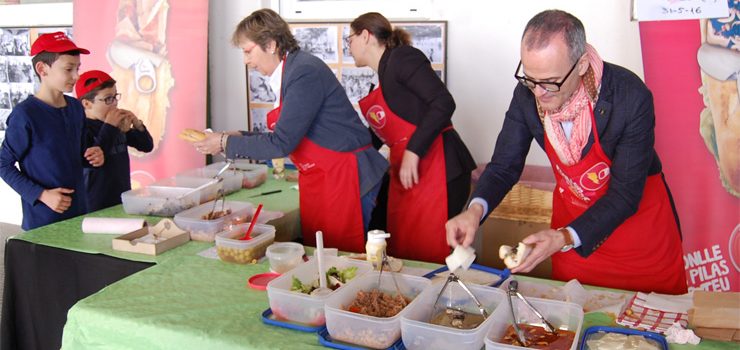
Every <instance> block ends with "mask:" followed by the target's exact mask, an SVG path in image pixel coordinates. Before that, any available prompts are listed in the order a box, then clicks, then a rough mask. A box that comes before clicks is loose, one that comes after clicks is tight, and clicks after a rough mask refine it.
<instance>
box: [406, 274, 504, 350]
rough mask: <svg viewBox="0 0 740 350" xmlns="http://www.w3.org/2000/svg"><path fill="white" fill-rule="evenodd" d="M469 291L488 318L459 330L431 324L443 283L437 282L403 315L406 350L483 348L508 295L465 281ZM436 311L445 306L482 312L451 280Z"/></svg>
mask: <svg viewBox="0 0 740 350" xmlns="http://www.w3.org/2000/svg"><path fill="white" fill-rule="evenodd" d="M466 285H467V286H468V288H470V291H471V292H472V293H473V294H474V295H475V296H476V297H477V298H478V300H479V301H480V302H481V304H483V307H484V308H485V309H486V311H487V312H488V315H489V316H488V318H486V320H485V321H483V323H481V324H480V325H478V327H475V328H473V329H457V328H452V327H446V326H441V325H436V324H432V323H429V320H430V319H431V318H432V317H433V316H434V314H435V309H434V303H435V301H436V299H437V295H439V292H440V290H441V289H442V287H443V286H444V283H435V284H434V285H432V286H431V287H429V288H427V289H426V290H425V291H424V293H422V294H421V295H420V296H419V297H418V298H417V299H418V301H417V302H416V304H414V305H412V306H411V308H409V310H408V311H407V312H406V313H405V314H404V315H403V317H402V318H401V334H402V337H403V344H404V346H406V348H407V349H480V348H481V347H482V346H483V342H484V339H485V337H486V333H488V330H489V329H490V327H491V325H492V324H493V321H494V319H493V315H494V314H495V311H496V310H498V309H500V307H499V306H501V305H502V304H505V303H506V300H505V299H504V298H505V297H506V295H505V294H504V293H503V292H502V291H501V290H499V289H496V288H493V287H488V286H480V285H475V284H472V283H466ZM437 305H438V308H437V310H436V312H441V311H443V310H444V309H445V308H446V306H451V307H455V308H460V309H462V310H463V311H465V312H467V313H471V314H476V315H479V314H480V310H479V309H478V306H477V305H476V304H475V301H473V299H472V298H471V297H470V295H468V294H467V293H466V292H465V291H464V290H463V289H462V287H460V285H459V284H457V283H450V284H449V285H448V287H447V289H446V290H445V292H444V294H443V295H442V296H440V298H439V302H438V304H437Z"/></svg>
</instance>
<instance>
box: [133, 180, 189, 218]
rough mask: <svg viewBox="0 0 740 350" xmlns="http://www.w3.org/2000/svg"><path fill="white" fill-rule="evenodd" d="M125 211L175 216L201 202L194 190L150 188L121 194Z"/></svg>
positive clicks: (134, 213) (136, 213)
mask: <svg viewBox="0 0 740 350" xmlns="http://www.w3.org/2000/svg"><path fill="white" fill-rule="evenodd" d="M121 202H122V203H123V211H125V212H126V214H131V215H154V216H170V217H171V216H174V215H175V214H177V213H179V212H181V211H183V210H186V209H189V208H192V207H194V206H196V205H198V203H199V202H200V192H198V191H193V189H192V188H180V187H158V186H149V187H144V188H138V189H135V190H128V191H126V192H123V193H121Z"/></svg>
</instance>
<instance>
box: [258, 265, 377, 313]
mask: <svg viewBox="0 0 740 350" xmlns="http://www.w3.org/2000/svg"><path fill="white" fill-rule="evenodd" d="M317 265H318V264H317V261H316V259H311V260H309V261H307V262H304V263H302V264H300V265H298V266H297V267H296V268H294V269H292V270H290V271H288V272H286V273H284V274H283V275H282V276H280V277H278V278H276V279H274V280H272V281H270V283H268V284H267V298H268V299H269V302H270V309H272V312H273V314H274V315H275V317H276V318H277V319H279V320H287V321H291V322H298V323H302V324H306V325H309V326H318V325H323V324H324V323H325V318H324V302H325V301H326V299H327V298H328V297H330V296H331V295H332V294H334V293H335V292H336V290H335V291H334V292H332V293H331V294H328V295H323V296H317V295H311V294H310V292H311V289H312V288H313V287H315V286H318V280H319V272H318V266H317ZM324 266H327V272H328V271H329V270H332V268H334V270H336V271H337V275H339V277H340V279H344V282H345V283H352V282H353V281H354V279H355V278H357V277H360V276H362V275H364V274H365V273H367V272H368V271H370V270H372V265H370V264H369V263H368V262H366V261H359V260H352V259H342V258H339V257H335V256H326V257H325V261H324ZM351 275H353V276H351ZM350 277H351V278H350ZM334 278H335V279H336V277H334ZM329 285H334V286H336V284H335V283H332V282H331V281H329ZM337 290H341V288H337ZM306 292H308V293H306Z"/></svg>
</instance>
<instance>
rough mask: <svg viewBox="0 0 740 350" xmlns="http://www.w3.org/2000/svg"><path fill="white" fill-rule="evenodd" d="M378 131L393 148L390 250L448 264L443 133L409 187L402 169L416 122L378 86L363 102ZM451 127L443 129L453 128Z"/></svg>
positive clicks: (389, 230) (409, 257)
mask: <svg viewBox="0 0 740 350" xmlns="http://www.w3.org/2000/svg"><path fill="white" fill-rule="evenodd" d="M359 104H360V110H361V111H362V114H363V115H364V116H365V119H367V121H368V123H369V124H370V126H371V127H372V128H373V131H375V134H376V135H378V137H379V138H380V139H381V140H383V142H384V143H385V144H386V145H388V147H390V149H391V154H390V163H391V166H390V169H391V172H390V186H389V189H388V227H387V230H388V232H389V233H390V234H391V238H390V242H389V243H388V252H389V254H390V255H393V256H395V257H398V258H404V259H415V260H423V261H431V262H437V263H443V261H444V258H445V257H446V256H447V255H449V254H450V247H449V246H448V245H447V240H446V238H445V223H446V222H447V176H446V171H445V157H444V148H443V146H442V134H441V133H440V135H439V136H437V138H436V139H435V140H434V142H433V143H432V145H431V146H430V147H429V150H428V151H427V153H426V155H425V156H424V157H423V158H421V160H420V161H419V183H418V184H417V185H414V186H413V187H412V188H411V189H409V190H405V189H404V188H403V186H402V185H401V181H400V180H399V176H398V173H399V170H400V168H401V161H402V160H403V154H404V152H405V151H406V144H408V141H409V138H411V135H412V134H413V133H414V131H415V130H416V126H415V125H413V124H411V123H409V122H407V121H405V120H403V119H402V118H401V117H399V116H398V115H396V114H395V113H393V111H392V110H391V109H390V108H389V107H388V104H387V103H386V102H385V98H384V97H383V93H382V91H381V88H380V87H378V88H377V89H375V90H374V91H372V92H370V94H368V95H367V96H365V98H363V99H361V100H360V101H359ZM451 129H452V127H449V128H447V129H445V130H443V131H442V132H445V131H447V130H451Z"/></svg>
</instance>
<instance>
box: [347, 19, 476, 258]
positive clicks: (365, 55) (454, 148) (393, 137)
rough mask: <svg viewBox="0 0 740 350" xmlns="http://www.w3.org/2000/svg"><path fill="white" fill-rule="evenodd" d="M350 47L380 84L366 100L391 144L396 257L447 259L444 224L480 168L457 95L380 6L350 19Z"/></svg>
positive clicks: (375, 125) (373, 122)
mask: <svg viewBox="0 0 740 350" xmlns="http://www.w3.org/2000/svg"><path fill="white" fill-rule="evenodd" d="M350 30H351V33H350V35H349V36H348V38H347V41H348V43H349V49H350V52H351V54H352V56H353V57H354V60H355V65H356V66H358V67H366V66H367V67H370V68H372V69H373V70H374V71H375V72H376V73H377V74H378V78H379V83H380V85H379V86H378V87H377V89H375V90H372V87H368V88H369V89H371V90H372V91H371V92H370V93H369V94H368V96H366V97H365V98H363V99H362V100H360V102H359V103H360V109H361V110H362V114H363V116H364V117H365V118H366V119H367V121H368V123H369V125H370V127H371V128H372V129H373V131H374V132H375V134H376V135H377V136H378V138H380V140H382V141H383V142H384V143H385V144H386V145H388V147H390V149H391V153H390V163H391V170H390V185H389V189H388V214H387V215H388V218H387V230H388V232H390V233H391V238H390V243H389V244H388V250H389V253H390V254H391V255H394V256H397V257H400V258H410V259H417V260H423V261H432V262H438V263H440V262H443V261H444V258H445V257H446V256H447V255H448V254H449V252H450V250H449V249H450V248H449V246H448V245H447V241H446V237H445V222H446V221H447V219H448V218H451V217H454V216H455V215H457V214H458V213H460V212H461V211H462V209H463V206H464V205H465V202H466V201H467V198H468V193H469V191H470V172H471V171H472V170H473V169H474V168H475V162H474V161H473V158H472V156H471V155H470V152H469V151H468V149H467V147H465V144H464V143H463V141H462V139H461V138H460V136H459V135H458V134H457V132H456V131H455V130H454V129H453V128H452V122H451V118H452V113H453V112H454V111H455V101H454V99H453V98H452V95H450V93H449V91H447V87H445V85H444V83H443V82H442V81H441V80H440V79H439V77H438V76H437V74H436V73H435V72H434V70H433V69H432V66H431V64H430V62H429V60H428V59H427V57H426V56H425V55H424V54H423V53H422V52H421V51H419V50H418V49H416V48H414V47H412V46H410V43H411V37H410V35H409V33H408V32H406V31H404V30H403V29H399V28H395V29H393V28H392V27H391V24H390V22H388V20H387V19H386V18H385V17H384V16H383V15H381V14H379V13H376V12H370V13H366V14H364V15H362V16H360V17H357V18H356V19H355V20H354V21H352V23H351V24H350Z"/></svg>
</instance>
